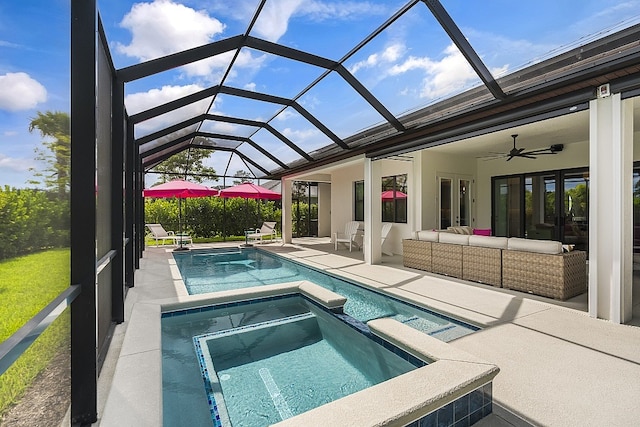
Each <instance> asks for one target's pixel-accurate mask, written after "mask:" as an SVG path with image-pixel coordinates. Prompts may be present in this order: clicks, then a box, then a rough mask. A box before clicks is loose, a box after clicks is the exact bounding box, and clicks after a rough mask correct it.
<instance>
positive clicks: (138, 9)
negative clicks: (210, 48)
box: [116, 0, 225, 61]
mask: <svg viewBox="0 0 640 427" xmlns="http://www.w3.org/2000/svg"><path fill="white" fill-rule="evenodd" d="M120 25H121V26H122V27H123V28H126V29H127V30H129V31H131V35H132V36H131V37H132V38H131V43H130V44H128V45H124V44H121V43H116V49H117V51H118V52H120V53H122V54H125V55H127V56H131V57H134V58H138V59H139V60H140V61H148V60H150V59H154V58H158V57H161V56H165V55H168V54H171V53H175V52H180V51H183V50H187V49H191V48H193V47H197V46H202V45H205V44H208V43H210V42H212V41H213V40H214V37H215V36H217V35H219V34H221V33H222V32H223V31H224V28H225V26H224V24H223V23H222V22H220V21H218V20H217V19H215V18H212V17H210V16H209V15H208V13H207V12H205V11H196V10H194V9H191V8H189V7H186V6H184V5H182V4H178V3H174V2H172V1H171V0H155V1H154V2H153V3H136V4H134V5H133V7H132V8H131V10H130V11H129V13H127V14H126V15H125V17H124V18H123V19H122V22H121V23H120Z"/></svg>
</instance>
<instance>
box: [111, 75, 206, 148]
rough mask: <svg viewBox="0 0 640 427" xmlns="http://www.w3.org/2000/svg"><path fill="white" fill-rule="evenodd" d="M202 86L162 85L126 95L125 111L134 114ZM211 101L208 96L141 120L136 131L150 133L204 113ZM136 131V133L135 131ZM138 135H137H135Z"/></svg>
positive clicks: (200, 88) (194, 90) (195, 90)
mask: <svg viewBox="0 0 640 427" xmlns="http://www.w3.org/2000/svg"><path fill="white" fill-rule="evenodd" d="M202 89H203V88H202V87H201V86H198V85H195V84H193V85H186V86H163V87H162V88H161V89H152V90H150V91H148V92H139V93H133V94H130V95H127V96H126V97H125V100H124V103H125V105H126V107H127V113H129V114H136V113H139V112H141V111H145V110H148V109H150V108H153V107H157V106H158V105H162V104H165V103H167V102H170V101H173V100H176V99H178V98H181V97H183V96H186V95H189V94H192V93H195V92H198V91H200V90H202ZM210 102H211V99H210V98H206V99H203V100H201V101H198V102H194V103H193V104H189V105H188V106H186V107H182V108H179V109H177V110H174V111H172V112H170V113H166V114H163V115H161V116H158V117H155V118H153V119H150V120H147V121H146V122H142V123H140V124H139V125H137V126H136V131H137V132H142V133H143V134H146V133H150V132H153V131H156V130H159V129H161V128H163V127H166V126H168V125H171V124H175V123H179V122H181V121H183V120H186V119H188V118H191V117H193V116H196V115H199V114H204V113H206V112H207V107H208V106H209V103H210ZM137 132H136V133H137ZM136 136H139V135H136Z"/></svg>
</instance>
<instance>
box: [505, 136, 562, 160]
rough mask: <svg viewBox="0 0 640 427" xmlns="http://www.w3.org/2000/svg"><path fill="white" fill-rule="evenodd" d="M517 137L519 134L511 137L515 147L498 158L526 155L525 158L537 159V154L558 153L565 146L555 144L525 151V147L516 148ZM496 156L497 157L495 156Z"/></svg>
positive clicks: (509, 158)
mask: <svg viewBox="0 0 640 427" xmlns="http://www.w3.org/2000/svg"><path fill="white" fill-rule="evenodd" d="M517 137H518V134H515V135H511V138H513V148H512V149H511V150H510V151H509V152H508V153H507V154H502V155H500V156H499V157H497V158H501V157H506V158H507V161H509V160H511V159H513V158H514V157H524V158H525V159H535V158H536V156H540V155H544V154H556V153H559V152H560V151H562V149H563V148H564V145H563V144H554V145H552V146H551V147H549V148H540V149H537V150H529V151H525V148H524V147H523V148H516V138H517ZM494 158H496V157H494Z"/></svg>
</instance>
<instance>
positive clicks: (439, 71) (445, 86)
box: [388, 44, 478, 99]
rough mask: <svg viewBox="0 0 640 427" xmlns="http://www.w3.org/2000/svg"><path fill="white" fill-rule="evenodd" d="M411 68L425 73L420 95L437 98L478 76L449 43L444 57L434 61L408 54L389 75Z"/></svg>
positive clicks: (392, 68)
mask: <svg viewBox="0 0 640 427" xmlns="http://www.w3.org/2000/svg"><path fill="white" fill-rule="evenodd" d="M412 70H420V71H423V72H424V73H425V76H424V78H423V80H422V87H421V89H420V97H423V98H430V99H434V98H439V97H441V96H444V95H447V94H450V93H452V92H455V91H457V90H459V88H461V87H464V86H466V85H467V84H469V83H470V82H471V81H473V80H475V79H477V78H478V76H477V75H476V73H475V72H474V71H473V69H472V68H471V66H470V65H469V63H468V62H467V60H466V59H465V58H464V56H462V54H461V53H460V51H459V50H458V48H457V47H456V46H455V45H453V44H451V45H449V46H448V47H447V48H446V49H445V51H444V57H443V58H442V59H441V60H439V61H434V60H432V59H430V58H428V57H414V56H410V57H409V58H407V60H405V61H404V62H403V63H401V64H396V65H394V66H393V67H391V68H390V69H389V70H388V72H389V75H392V76H393V75H398V74H403V73H406V72H409V71H412Z"/></svg>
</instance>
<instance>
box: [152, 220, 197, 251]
mask: <svg viewBox="0 0 640 427" xmlns="http://www.w3.org/2000/svg"><path fill="white" fill-rule="evenodd" d="M147 228H148V229H149V231H150V232H151V236H152V237H153V238H154V239H155V240H156V246H158V242H159V241H160V240H162V244H163V245H164V244H165V241H166V240H170V241H171V244H173V245H176V246H177V245H179V244H180V243H181V242H182V244H186V243H189V244H190V245H193V239H191V236H187V235H184V234H181V235H177V234H175V233H174V232H173V231H167V230H165V229H164V227H163V226H162V225H160V224H147Z"/></svg>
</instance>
